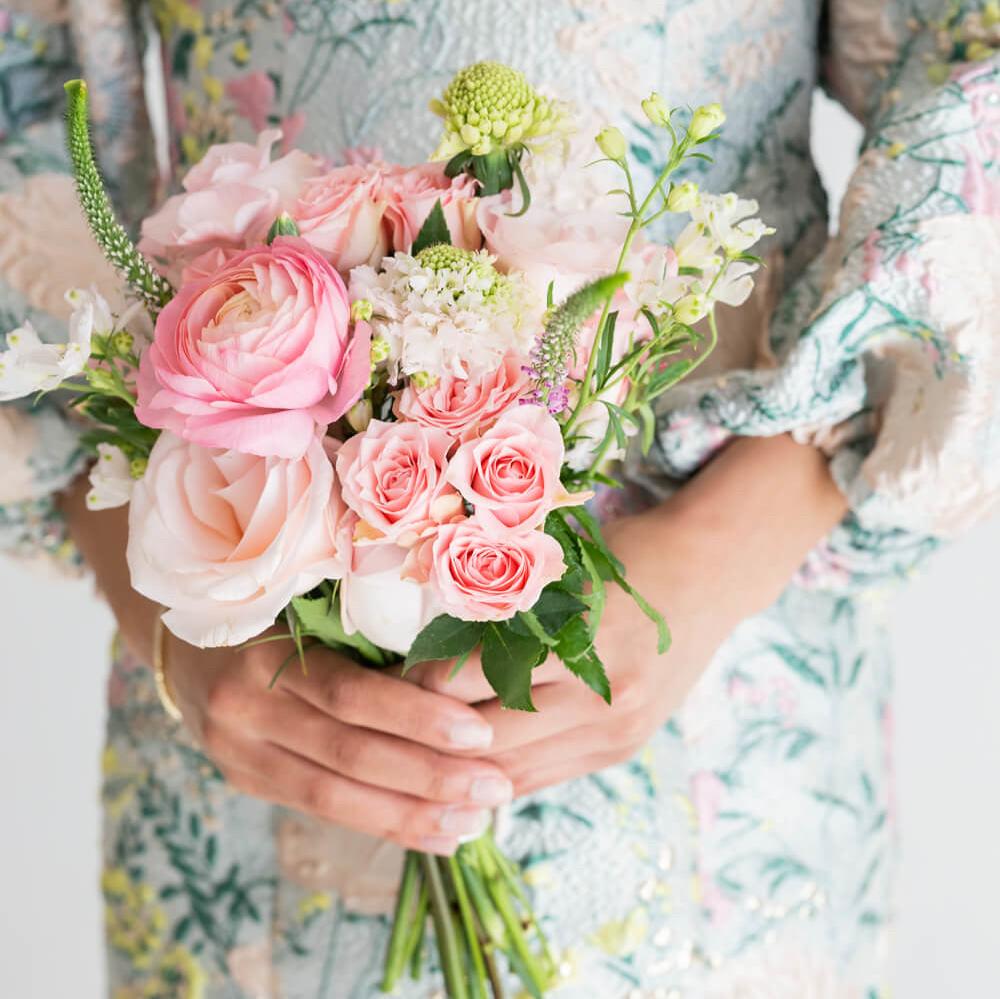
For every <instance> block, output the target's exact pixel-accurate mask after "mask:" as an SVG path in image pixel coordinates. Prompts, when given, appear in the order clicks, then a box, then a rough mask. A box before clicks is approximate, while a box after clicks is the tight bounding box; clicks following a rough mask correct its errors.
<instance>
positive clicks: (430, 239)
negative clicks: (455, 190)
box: [410, 198, 452, 257]
mask: <svg viewBox="0 0 1000 999" xmlns="http://www.w3.org/2000/svg"><path fill="white" fill-rule="evenodd" d="M438 243H446V244H447V245H448V246H451V245H452V241H451V232H450V231H449V229H448V221H447V219H446V218H445V217H444V209H443V208H442V207H441V199H440V198H438V200H437V201H435V202H434V207H433V208H432V209H431V212H430V215H428V216H427V219H426V220H425V221H424V224H423V225H422V226H421V227H420V232H418V233H417V238H416V239H415V240H414V241H413V247H412V248H411V250H410V253H411V254H412V255H413V256H414V257H415V256H416V255H417V254H418V253H419V252H420V251H421V250H426V249H427V247H428V246H436V245H437V244H438Z"/></svg>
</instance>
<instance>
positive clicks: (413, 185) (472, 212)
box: [384, 163, 483, 253]
mask: <svg viewBox="0 0 1000 999" xmlns="http://www.w3.org/2000/svg"><path fill="white" fill-rule="evenodd" d="M384 189H385V192H386V195H387V205H386V212H385V221H386V225H387V227H388V230H389V242H390V244H391V246H392V248H393V250H394V251H395V252H397V253H409V252H410V249H411V247H412V246H413V243H414V240H416V238H417V236H418V234H419V233H420V230H421V228H423V225H424V223H425V222H426V221H427V216H428V215H430V213H431V210H432V209H433V208H434V205H435V204H436V203H437V202H438V201H440V202H441V209H442V211H443V212H444V218H445V221H446V222H447V223H448V232H449V233H450V234H451V241H452V243H453V244H454V245H455V246H457V247H459V248H460V249H462V250H478V249H479V248H480V247H481V246H482V245H483V237H482V233H480V231H479V223H478V222H477V221H476V206H477V204H478V199H477V197H476V190H477V184H476V181H475V180H473V178H472V177H470V176H468V174H460V175H459V176H458V177H455V178H449V177H447V176H445V172H444V167H443V166H442V165H441V164H440V163H421V164H420V165H419V166H413V167H407V168H406V169H394V170H390V171H388V172H387V174H386V177H385V181H384Z"/></svg>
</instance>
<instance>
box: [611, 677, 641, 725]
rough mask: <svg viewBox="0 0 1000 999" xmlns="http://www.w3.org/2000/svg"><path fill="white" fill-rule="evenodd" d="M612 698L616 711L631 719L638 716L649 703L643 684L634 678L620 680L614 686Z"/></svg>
mask: <svg viewBox="0 0 1000 999" xmlns="http://www.w3.org/2000/svg"><path fill="white" fill-rule="evenodd" d="M612 696H613V697H614V707H615V709H616V710H617V711H619V712H620V713H621V714H622V715H625V716H627V717H629V718H631V717H632V716H633V715H636V714H638V713H639V712H640V711H641V710H642V708H643V706H644V705H645V704H646V703H647V695H646V692H645V691H644V690H643V689H642V684H641V683H639V682H638V681H637V680H635V679H634V678H632V677H628V678H625V679H622V680H619V681H618V682H617V683H616V684H615V685H614V689H613V692H612Z"/></svg>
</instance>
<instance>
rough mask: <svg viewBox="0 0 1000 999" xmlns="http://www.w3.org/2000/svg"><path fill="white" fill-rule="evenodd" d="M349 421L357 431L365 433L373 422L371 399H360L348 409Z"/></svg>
mask: <svg viewBox="0 0 1000 999" xmlns="http://www.w3.org/2000/svg"><path fill="white" fill-rule="evenodd" d="M347 422H348V423H349V424H350V426H351V429H352V430H354V431H355V432H356V433H359V434H363V433H364V432H365V431H366V430H367V429H368V424H369V423H371V422H372V404H371V400H370V399H359V400H358V401H357V402H356V403H355V404H354V405H353V406H351V408H350V409H349V410H348V411H347Z"/></svg>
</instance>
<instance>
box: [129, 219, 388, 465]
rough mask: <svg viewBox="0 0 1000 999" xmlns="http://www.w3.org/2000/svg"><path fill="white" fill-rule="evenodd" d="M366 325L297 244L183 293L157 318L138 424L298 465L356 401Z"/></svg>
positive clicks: (143, 370)
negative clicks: (321, 434)
mask: <svg viewBox="0 0 1000 999" xmlns="http://www.w3.org/2000/svg"><path fill="white" fill-rule="evenodd" d="M370 356H371V328H370V327H369V326H368V325H367V324H366V323H358V324H356V325H355V326H354V327H353V330H352V327H351V323H350V306H349V304H348V299H347V290H346V288H345V287H344V282H343V281H342V280H341V279H340V276H339V275H338V274H337V272H336V271H335V270H334V269H333V268H332V267H331V266H330V265H329V264H328V263H327V262H326V261H325V260H323V258H322V257H320V256H319V254H318V253H316V252H315V251H314V250H313V249H312V247H310V246H309V245H308V243H305V242H304V241H303V240H301V239H298V238H296V237H288V236H284V237H279V238H278V239H276V240H275V241H274V243H273V244H272V245H271V246H261V247H257V248H256V249H251V250H246V251H244V252H243V253H241V254H239V255H238V256H236V257H234V258H233V259H232V260H230V261H229V262H228V263H227V264H226V265H225V266H224V267H223V268H222V269H221V270H220V271H218V272H216V273H215V274H214V275H212V276H210V277H207V278H204V279H203V280H201V281H195V282H193V283H192V284H189V285H186V286H184V287H183V288H182V289H181V290H180V292H179V293H178V294H177V296H176V297H175V298H174V299H173V301H171V302H170V304H169V305H167V306H166V308H164V310H163V311H162V312H161V313H160V315H159V317H158V318H157V320H156V330H155V334H154V338H153V343H152V344H151V346H150V347H149V348H148V349H147V350H146V351H144V352H143V355H142V359H141V362H140V367H139V377H138V396H139V401H138V405H137V406H136V415H137V416H138V418H139V419H140V420H141V421H142V422H143V423H144V424H146V426H149V427H159V428H162V429H165V430H171V431H173V432H174V433H176V434H178V435H179V436H180V437H183V438H184V439H185V440H189V441H192V442H193V443H195V444H201V445H203V446H205V447H223V448H234V449H235V450H237V451H246V452H248V453H250V454H257V455H274V456H276V457H279V458H297V457H300V456H301V455H303V454H304V453H305V451H306V449H307V448H308V447H309V444H310V442H311V441H312V439H313V437H314V436H315V435H316V430H317V427H319V428H323V429H325V427H326V426H327V425H328V424H330V423H332V422H333V421H334V420H336V419H339V418H340V417H341V416H342V415H343V414H344V413H345V412H346V411H347V410H348V409H349V408H350V407H351V406H352V405H353V404H354V403H355V402H356V401H357V400H358V398H359V397H360V396H361V393H362V392H363V391H364V390H365V387H366V386H367V384H368V380H369V377H370V374H371V370H370V365H371V360H370Z"/></svg>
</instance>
